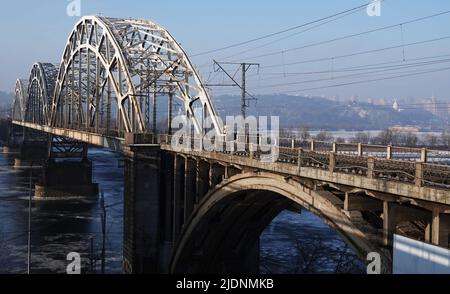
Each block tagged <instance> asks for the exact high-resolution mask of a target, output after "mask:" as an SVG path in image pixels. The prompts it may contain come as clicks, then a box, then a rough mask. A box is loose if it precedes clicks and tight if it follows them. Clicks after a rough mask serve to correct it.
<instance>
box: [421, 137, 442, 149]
mask: <svg viewBox="0 0 450 294" xmlns="http://www.w3.org/2000/svg"><path fill="white" fill-rule="evenodd" d="M423 143H424V145H426V146H429V147H436V146H438V145H439V144H440V142H439V138H438V136H436V135H433V134H427V135H426V136H425V139H424V140H423Z"/></svg>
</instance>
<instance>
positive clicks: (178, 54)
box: [50, 16, 223, 135]
mask: <svg viewBox="0 0 450 294" xmlns="http://www.w3.org/2000/svg"><path fill="white" fill-rule="evenodd" d="M154 96H168V97H170V99H171V98H172V97H175V98H178V99H180V100H181V101H182V105H183V106H184V111H185V114H186V115H187V116H188V117H189V118H190V119H191V121H192V123H193V125H194V126H195V129H196V130H197V131H198V132H200V128H201V123H200V118H198V117H196V115H195V113H194V110H193V103H194V102H196V101H200V102H201V106H202V107H203V109H204V111H203V112H202V113H207V115H208V116H210V117H211V119H212V122H213V125H214V128H215V130H216V132H217V133H218V134H219V135H222V134H223V130H222V126H221V124H220V121H219V119H218V116H217V114H216V112H215V110H214V108H213V105H212V103H211V101H210V98H209V95H208V93H207V91H206V89H205V87H204V86H203V83H202V81H201V79H200V76H199V74H198V73H197V71H196V70H195V68H194V66H193V65H192V63H191V61H190V60H189V58H188V56H187V54H186V52H185V51H184V50H183V49H182V47H181V46H180V45H179V44H178V43H177V42H176V40H175V39H174V38H173V37H172V36H171V34H170V33H169V32H168V31H167V30H165V29H164V28H162V27H160V26H159V25H157V24H155V23H153V22H151V21H147V20H129V19H117V18H107V17H100V16H88V17H83V18H82V19H81V20H80V21H79V22H78V23H77V24H76V25H75V27H74V29H73V31H72V33H71V34H70V35H69V38H68V40H67V44H66V47H65V50H64V53H63V56H62V60H61V64H60V69H59V72H58V75H57V81H56V86H55V91H54V95H53V100H52V102H53V103H52V112H51V121H50V125H52V126H59V127H66V128H77V129H80V128H82V129H87V130H89V131H95V132H102V131H104V130H106V131H107V132H111V131H114V132H116V134H119V135H120V134H122V133H123V132H135V133H143V132H148V129H149V123H148V120H149V101H150V99H151V98H153V97H154ZM169 118H170V116H169ZM202 119H203V118H202Z"/></svg>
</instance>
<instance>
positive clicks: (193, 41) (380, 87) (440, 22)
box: [0, 0, 450, 99]
mask: <svg viewBox="0 0 450 294" xmlns="http://www.w3.org/2000/svg"><path fill="white" fill-rule="evenodd" d="M70 2H71V1H65V0H40V1H23V0H14V1H12V0H8V1H3V2H2V7H1V9H0V35H1V37H2V38H1V40H2V41H1V46H0V90H2V91H9V92H11V91H12V89H13V87H14V81H15V79H16V78H18V77H21V78H28V75H29V70H30V67H31V65H32V64H33V63H34V62H36V61H42V62H53V63H59V61H60V58H61V54H62V51H63V49H64V45H65V42H66V39H67V36H68V35H69V33H70V31H71V30H72V27H73V25H74V23H75V22H76V21H77V20H78V19H79V17H70V16H68V15H67V14H66V6H67V4H69V3H70ZM366 2H367V0H345V1H344V0H341V1H336V0H315V1H309V0H308V1H307V0H292V1H287V0H278V1H264V0H245V1H244V0H226V1H225V0H223V1H212V0H208V1H207V0H205V1H201V0H197V1H186V0H171V1H162V0H158V1H152V0H150V1H133V0H128V1H117V0H81V14H82V15H97V14H99V13H101V14H102V15H104V16H114V17H124V18H128V17H132V18H145V19H151V20H153V21H155V22H157V23H159V24H161V25H162V26H164V27H166V28H167V29H168V30H170V31H171V33H172V34H173V36H174V37H175V38H176V39H177V40H178V41H179V42H180V43H181V44H182V46H183V47H184V48H185V49H186V50H187V52H188V53H189V54H196V53H199V52H204V51H208V50H210V49H215V48H220V47H223V46H227V45H230V44H234V43H237V42H240V41H245V40H248V39H252V38H255V37H259V36H261V35H265V34H268V33H272V32H276V31H280V30H283V29H285V28H289V27H292V26H296V25H300V24H303V23H306V22H308V21H312V20H316V19H319V18H321V17H325V16H329V15H332V14H334V13H337V12H340V11H344V10H346V9H349V8H353V7H356V6H358V5H361V4H364V3H366ZM381 6H382V7H381V16H379V17H376V16H375V17H369V16H368V15H367V14H366V11H365V10H361V11H358V12H357V13H354V14H351V15H349V16H346V17H344V18H341V19H338V20H336V21H333V22H331V23H328V24H324V25H322V26H320V27H317V28H314V29H311V30H309V31H307V32H303V33H300V31H302V30H304V29H305V28H301V29H297V30H294V31H290V32H288V33H285V34H281V35H277V36H276V37H273V38H268V39H265V40H261V41H259V42H255V43H252V44H248V45H245V46H241V47H236V48H233V49H229V50H225V51H220V52H215V53H212V54H208V55H202V56H198V57H193V58H192V59H193V62H194V63H195V64H197V65H199V66H201V67H200V71H201V73H202V76H203V77H204V79H205V80H208V81H209V82H211V81H215V82H216V81H222V80H223V76H222V75H221V74H216V75H215V74H214V73H211V71H212V67H210V66H208V64H209V63H210V62H211V60H212V59H213V58H214V59H217V60H219V61H220V60H226V61H230V60H236V61H239V62H241V61H249V62H259V63H260V64H261V69H260V71H259V74H257V71H256V69H254V70H251V71H250V72H249V73H248V76H249V77H248V79H249V82H248V87H249V89H250V91H251V92H253V93H255V94H262V93H272V92H286V93H290V94H304V95H326V96H328V97H334V96H339V97H341V98H348V97H350V96H359V97H360V98H364V99H365V98H369V97H373V98H388V99H393V98H394V97H398V98H400V99H406V98H408V97H416V98H419V97H429V96H431V95H435V96H436V97H437V98H440V99H450V71H449V70H447V68H449V67H450V60H447V59H450V39H445V40H441V41H435V42H429V43H425V44H420V45H414V46H405V47H403V48H401V47H400V48H397V49H393V50H386V51H380V52H377V53H372V54H362V55H357V56H354V57H352V58H337V57H338V56H342V55H346V54H352V53H356V52H362V51H368V50H373V49H379V48H385V47H391V46H399V45H402V44H403V45H405V44H410V43H415V42H421V41H425V40H431V39H436V38H441V37H448V36H450V13H449V14H444V15H441V16H438V17H434V18H430V19H427V20H424V21H420V22H415V23H411V24H405V25H403V26H395V27H393V28H391V29H389V30H382V31H379V32H374V33H371V34H364V35H362V36H358V37H354V38H348V39H345V40H341V41H336V42H331V43H327V44H322V45H317V46H312V47H308V48H304V49H299V50H295V51H288V50H289V49H290V48H295V47H301V46H305V45H309V44H313V43H318V42H322V41H326V40H330V39H334V38H339V37H342V36H345V35H349V34H355V33H359V32H364V31H367V30H371V29H375V28H380V27H384V26H388V25H393V24H398V23H402V22H407V21H409V20H412V19H415V18H419V17H424V16H428V15H432V14H436V13H440V12H444V11H447V10H450V1H448V0H430V1H416V0H385V1H384V2H383V3H382V5H381ZM294 33H297V34H296V35H294V36H292V34H294ZM289 35H291V36H290V37H289V38H286V39H284V40H278V41H276V42H273V41H275V40H277V39H280V38H283V37H285V36H289ZM269 42H273V43H272V44H269V45H266V46H263V47H261V48H259V49H254V50H251V51H249V50H248V49H252V48H255V47H258V46H260V45H265V44H267V43H269ZM282 50H285V51H286V50H287V51H286V52H285V53H277V54H274V55H271V56H267V57H261V58H253V57H255V56H257V55H263V54H265V53H271V52H277V51H282ZM242 51H248V52H245V53H242ZM403 52H404V53H403ZM236 53H241V54H239V55H236V56H234V57H232V58H226V57H229V56H231V55H235V54H236ZM445 55H448V56H445ZM439 56H441V57H439ZM425 57H427V58H428V57H432V58H430V59H423V58H425ZM403 58H404V59H405V61H403ZM313 59H326V60H324V61H321V62H311V63H300V64H297V65H292V63H294V62H301V61H307V60H313ZM430 61H432V62H430ZM386 62H390V63H386ZM393 62H400V63H397V64H401V63H402V62H403V64H405V65H407V66H405V67H404V68H395V69H396V70H395V71H391V72H386V65H396V63H393ZM424 62H430V63H429V64H427V65H425V64H423V63H424ZM381 63H384V64H383V65H381V67H380V64H381ZM418 63H422V64H421V65H420V66H418ZM410 65H415V66H412V67H411V66H410ZM357 66H365V67H367V66H370V70H368V69H365V70H364V71H354V70H350V71H346V69H348V68H354V67H357ZM228 69H229V70H230V71H231V70H235V68H232V67H229V68H228ZM380 69H381V70H380ZM391 69H392V68H391ZM434 70H442V71H440V72H435V73H429V74H426V75H416V76H409V77H403V78H399V79H393V80H384V81H377V82H372V83H362V84H352V85H346V86H341V87H334V85H338V84H345V83H354V82H359V81H364V80H371V79H380V78H386V77H389V76H396V75H409V74H416V73H419V72H422V73H423V72H424V71H434ZM317 71H320V72H325V73H321V74H316V73H311V72H317ZM292 73H303V74H302V75H295V76H291V75H290V74H292ZM305 73H308V74H305ZM342 75H345V76H347V77H345V78H342V77H341V76H342ZM291 83H296V84H291ZM281 84H289V85H281ZM329 86H333V87H329ZM327 87H328V88H327ZM311 88H319V89H311ZM227 92H230V89H225V90H224V89H217V88H215V89H214V91H213V93H214V94H220V93H227ZM236 92H237V91H236Z"/></svg>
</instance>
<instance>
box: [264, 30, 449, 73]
mask: <svg viewBox="0 0 450 294" xmlns="http://www.w3.org/2000/svg"><path fill="white" fill-rule="evenodd" d="M447 39H450V36H444V37H440V38H434V39H428V40H423V41H417V42H412V43H407V44H402V45H396V46H389V47H383V48H378V49H371V50H366V51H359V52H355V53H350V54H344V55H337V56H333V57H324V58H316V59H307V60H302V61H296V62H290V63H289V64H273V65H266V66H261V69H265V68H276V67H282V66H292V65H298V64H305V63H314V62H321V61H329V60H336V59H342V58H348V57H354V56H358V55H365V54H371V53H378V52H382V51H387V50H393V49H398V48H402V47H410V46H415V45H421V44H427V43H432V42H438V41H442V40H447Z"/></svg>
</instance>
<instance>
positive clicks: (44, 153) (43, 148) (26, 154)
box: [14, 129, 49, 167]
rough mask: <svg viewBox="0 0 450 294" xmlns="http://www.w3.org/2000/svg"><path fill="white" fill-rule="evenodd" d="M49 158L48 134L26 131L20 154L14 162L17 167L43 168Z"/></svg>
mask: <svg viewBox="0 0 450 294" xmlns="http://www.w3.org/2000/svg"><path fill="white" fill-rule="evenodd" d="M48 156H49V137H48V135H46V134H40V133H39V132H36V131H33V130H29V129H24V131H23V138H22V143H21V144H20V146H19V154H18V156H17V157H16V158H15V160H14V166H15V167H21V166H41V165H43V164H44V163H45V161H46V160H47V159H48Z"/></svg>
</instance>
